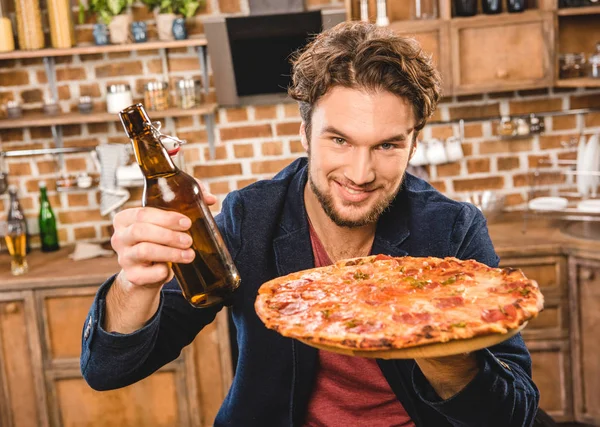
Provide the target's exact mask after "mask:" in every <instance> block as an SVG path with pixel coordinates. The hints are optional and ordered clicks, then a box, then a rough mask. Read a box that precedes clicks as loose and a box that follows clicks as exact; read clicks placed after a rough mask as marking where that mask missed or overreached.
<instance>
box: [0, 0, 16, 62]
mask: <svg viewBox="0 0 600 427" xmlns="http://www.w3.org/2000/svg"><path fill="white" fill-rule="evenodd" d="M2 6H3V5H2V0H0V52H10V51H12V50H15V39H14V38H13V32H12V24H11V22H10V19H8V17H6V16H5V15H4V13H3V8H2Z"/></svg>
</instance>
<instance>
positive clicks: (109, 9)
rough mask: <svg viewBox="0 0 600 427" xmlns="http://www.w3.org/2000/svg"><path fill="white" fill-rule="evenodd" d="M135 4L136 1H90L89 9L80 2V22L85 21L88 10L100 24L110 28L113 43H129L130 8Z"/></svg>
mask: <svg viewBox="0 0 600 427" xmlns="http://www.w3.org/2000/svg"><path fill="white" fill-rule="evenodd" d="M133 2H134V0H89V4H88V6H87V7H86V6H85V5H84V4H82V3H81V2H80V3H79V22H80V23H83V21H85V15H86V10H87V12H91V13H93V14H95V15H96V17H97V20H98V22H99V23H101V24H104V25H107V26H108V30H109V32H110V41H111V43H114V44H121V43H127V42H128V41H129V26H130V25H131V15H130V14H129V8H130V6H131V5H132V4H133Z"/></svg>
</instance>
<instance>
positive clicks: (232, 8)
mask: <svg viewBox="0 0 600 427" xmlns="http://www.w3.org/2000/svg"><path fill="white" fill-rule="evenodd" d="M219 10H220V11H221V13H237V12H241V9H240V0H219Z"/></svg>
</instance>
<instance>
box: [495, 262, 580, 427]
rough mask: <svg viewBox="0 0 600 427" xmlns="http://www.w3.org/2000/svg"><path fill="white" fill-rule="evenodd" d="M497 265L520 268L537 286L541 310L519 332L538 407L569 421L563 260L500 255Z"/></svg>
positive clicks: (570, 389) (570, 395) (570, 392)
mask: <svg viewBox="0 0 600 427" xmlns="http://www.w3.org/2000/svg"><path fill="white" fill-rule="evenodd" d="M501 266H510V267H515V268H520V269H521V270H523V272H524V273H525V275H526V276H527V277H528V278H530V279H533V280H535V281H537V282H538V285H539V286H540V290H541V291H542V294H543V295H544V311H542V312H541V313H540V314H539V316H538V317H536V318H535V319H533V320H532V321H530V322H529V325H528V326H527V327H526V328H525V329H524V330H523V332H522V335H523V339H524V340H525V343H526V344H527V348H528V349H529V352H530V353H531V360H532V372H533V380H534V381H535V383H536V385H537V387H538V388H539V390H540V407H541V408H543V409H544V410H545V411H546V412H548V413H549V414H550V415H551V416H552V417H553V418H554V419H555V420H557V421H572V420H573V419H574V415H573V385H572V378H571V377H572V376H571V363H570V361H571V358H570V351H569V339H568V336H569V326H570V324H569V301H568V275H567V260H566V258H565V257H564V256H562V255H544V256H535V257H516V258H503V259H502V262H501Z"/></svg>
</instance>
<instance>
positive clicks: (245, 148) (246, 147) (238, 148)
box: [233, 144, 254, 159]
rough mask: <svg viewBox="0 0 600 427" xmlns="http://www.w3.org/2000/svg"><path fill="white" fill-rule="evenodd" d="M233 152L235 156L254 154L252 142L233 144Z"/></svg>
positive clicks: (243, 156) (242, 156) (241, 156)
mask: <svg viewBox="0 0 600 427" xmlns="http://www.w3.org/2000/svg"><path fill="white" fill-rule="evenodd" d="M233 154H234V155H235V157H236V158H238V159H239V158H247V157H252V156H254V147H252V144H236V145H234V146H233Z"/></svg>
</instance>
